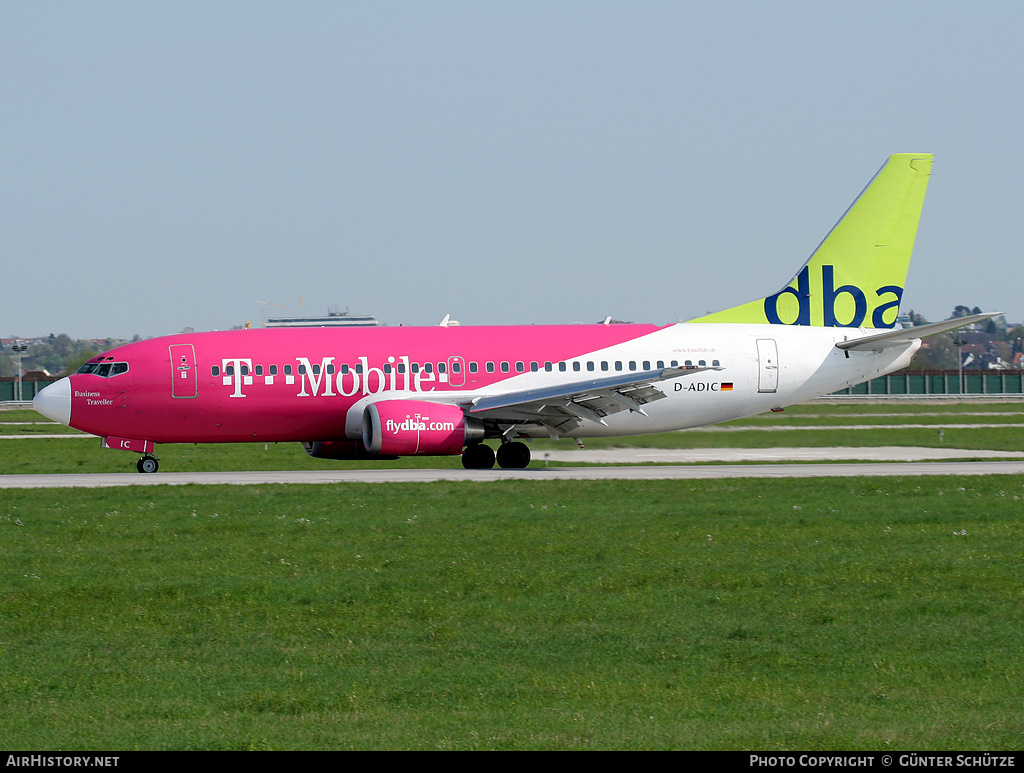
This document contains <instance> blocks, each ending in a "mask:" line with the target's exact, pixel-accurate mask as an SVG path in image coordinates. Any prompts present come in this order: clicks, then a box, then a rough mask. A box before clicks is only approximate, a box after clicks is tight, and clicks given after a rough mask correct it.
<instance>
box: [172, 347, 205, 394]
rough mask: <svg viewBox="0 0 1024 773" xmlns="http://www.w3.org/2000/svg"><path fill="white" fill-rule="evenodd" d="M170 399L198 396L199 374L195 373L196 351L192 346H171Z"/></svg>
mask: <svg viewBox="0 0 1024 773" xmlns="http://www.w3.org/2000/svg"><path fill="white" fill-rule="evenodd" d="M168 349H169V350H170V353H171V397H178V398H190V397H197V396H198V395H199V374H198V373H197V372H196V350H195V348H194V347H193V346H192V344H171V345H170V346H169V347H168Z"/></svg>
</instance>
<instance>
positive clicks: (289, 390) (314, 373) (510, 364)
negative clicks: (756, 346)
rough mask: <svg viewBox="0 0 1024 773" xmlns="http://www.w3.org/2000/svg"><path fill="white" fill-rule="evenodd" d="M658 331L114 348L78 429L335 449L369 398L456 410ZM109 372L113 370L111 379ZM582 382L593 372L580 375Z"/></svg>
mask: <svg viewBox="0 0 1024 773" xmlns="http://www.w3.org/2000/svg"><path fill="white" fill-rule="evenodd" d="M659 330H662V328H661V327H659V326H655V325H572V326H521V327H423V328H406V327H398V328H387V327H381V328H304V329H299V330H297V329H254V330H232V331H223V332H211V333H194V334H182V335H175V336H168V337H164V338H157V339H151V340H147V341H140V342H136V343H131V344H126V345H124V346H121V347H118V348H116V349H112V350H110V351H108V352H105V353H103V354H102V355H100V356H98V357H96V358H93V360H91V361H90V363H91V365H95V366H96V370H97V371H98V372H97V373H82V372H79V373H77V374H74V375H72V376H71V377H70V384H71V415H70V421H69V424H70V425H71V426H73V427H75V428H77V429H80V430H83V431H85V432H89V433H91V434H95V435H101V436H108V435H109V436H120V437H126V438H139V439H144V440H146V441H152V442H154V443H209V442H253V441H265V442H276V441H316V440H332V439H338V438H344V437H345V436H346V415H347V413H348V411H349V409H350V408H352V406H354V405H355V404H356V403H358V402H359V401H360V400H365V399H366V398H373V397H374V396H376V399H382V398H385V397H389V396H390V395H392V394H393V395H394V396H395V397H401V398H408V399H416V400H430V399H431V396H432V395H440V394H442V393H443V394H444V395H445V401H446V402H457V401H458V393H462V392H465V393H479V392H480V391H481V390H484V391H487V390H488V388H489V387H493V386H494V385H496V384H499V383H500V382H503V381H506V380H508V379H511V378H515V377H517V376H523V375H524V374H530V373H534V374H536V375H537V377H538V378H540V379H543V378H544V375H545V374H546V373H547V374H549V375H550V377H551V378H558V377H561V378H562V379H567V378H571V377H572V376H573V374H572V373H565V372H562V373H559V372H558V367H559V363H563V364H564V363H565V361H567V360H571V359H573V358H579V357H582V356H585V355H587V354H588V353H591V352H598V351H600V350H603V349H607V348H609V347H615V346H617V345H620V344H625V343H628V342H631V341H636V340H637V339H641V338H643V337H644V336H648V335H650V334H652V333H655V332H657V331H659ZM650 356H651V357H654V356H659V357H663V358H666V359H667V357H668V353H665V354H664V355H662V354H661V353H656V352H655V353H652V354H651V355H650ZM105 364H110V365H112V366H115V367H112V368H107V369H106V370H105V371H104V370H103V366H104V365H105ZM125 364H126V365H127V368H125V367H124V365H125ZM563 367H564V365H563ZM117 370H120V371H121V372H119V373H114V371H117ZM99 373H106V374H107V375H100V374H99ZM585 375H593V374H576V376H577V378H583V377H584V376H585Z"/></svg>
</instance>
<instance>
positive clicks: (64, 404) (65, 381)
mask: <svg viewBox="0 0 1024 773" xmlns="http://www.w3.org/2000/svg"><path fill="white" fill-rule="evenodd" d="M32 407H33V408H35V409H36V410H37V411H39V413H41V414H43V416H46V417H47V418H50V419H53V420H54V421H59V422H60V423H61V424H70V423H71V379H70V378H67V377H65V378H62V379H61V380H60V381H55V382H53V383H52V384H50V386H48V387H44V388H43V390H42V391H41V392H39V393H38V394H37V395H36V396H35V397H34V398H32Z"/></svg>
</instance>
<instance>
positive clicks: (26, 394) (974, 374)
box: [0, 370, 1024, 403]
mask: <svg viewBox="0 0 1024 773" xmlns="http://www.w3.org/2000/svg"><path fill="white" fill-rule="evenodd" d="M56 380H57V379H50V380H40V381H34V380H33V381H28V380H24V381H22V382H21V402H24V403H31V401H32V398H33V397H35V396H36V395H37V394H38V393H39V392H40V391H41V390H42V389H43V388H44V387H46V386H48V385H49V384H52V383H53V382H54V381H56ZM17 391H18V382H17V380H16V379H14V378H12V377H10V376H5V377H3V378H0V403H11V402H17V401H18V393H17ZM833 397H835V398H879V399H884V398H889V397H893V398H942V397H945V398H963V399H967V398H972V399H973V398H979V397H989V398H1000V399H1008V400H1020V399H1024V370H965V371H963V372H960V371H956V370H901V371H899V372H898V373H890V374H889V375H888V376H879V377H878V378H873V379H871V380H870V381H865V382H864V383H863V384H857V386H853V387H849V388H848V389H841V390H839V391H838V392H834V393H833V394H831V395H828V396H826V397H825V398H821V399H829V398H833Z"/></svg>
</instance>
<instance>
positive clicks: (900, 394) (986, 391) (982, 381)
mask: <svg viewBox="0 0 1024 773" xmlns="http://www.w3.org/2000/svg"><path fill="white" fill-rule="evenodd" d="M828 397H840V398H841V397H877V398H882V399H884V398H887V397H896V398H925V397H935V398H940V397H945V398H963V399H967V398H971V399H974V398H980V397H991V398H1000V399H1006V400H1020V399H1024V370H964V371H957V370H901V371H899V372H897V373H890V374H889V375H888V376H879V377H878V378H873V379H871V380H870V381H865V382H864V383H863V384H857V385H856V386H852V387H849V388H848V389H841V390H839V391H838V392H834V393H833V394H831V395H829V396H828ZM822 399H827V398H822Z"/></svg>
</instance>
